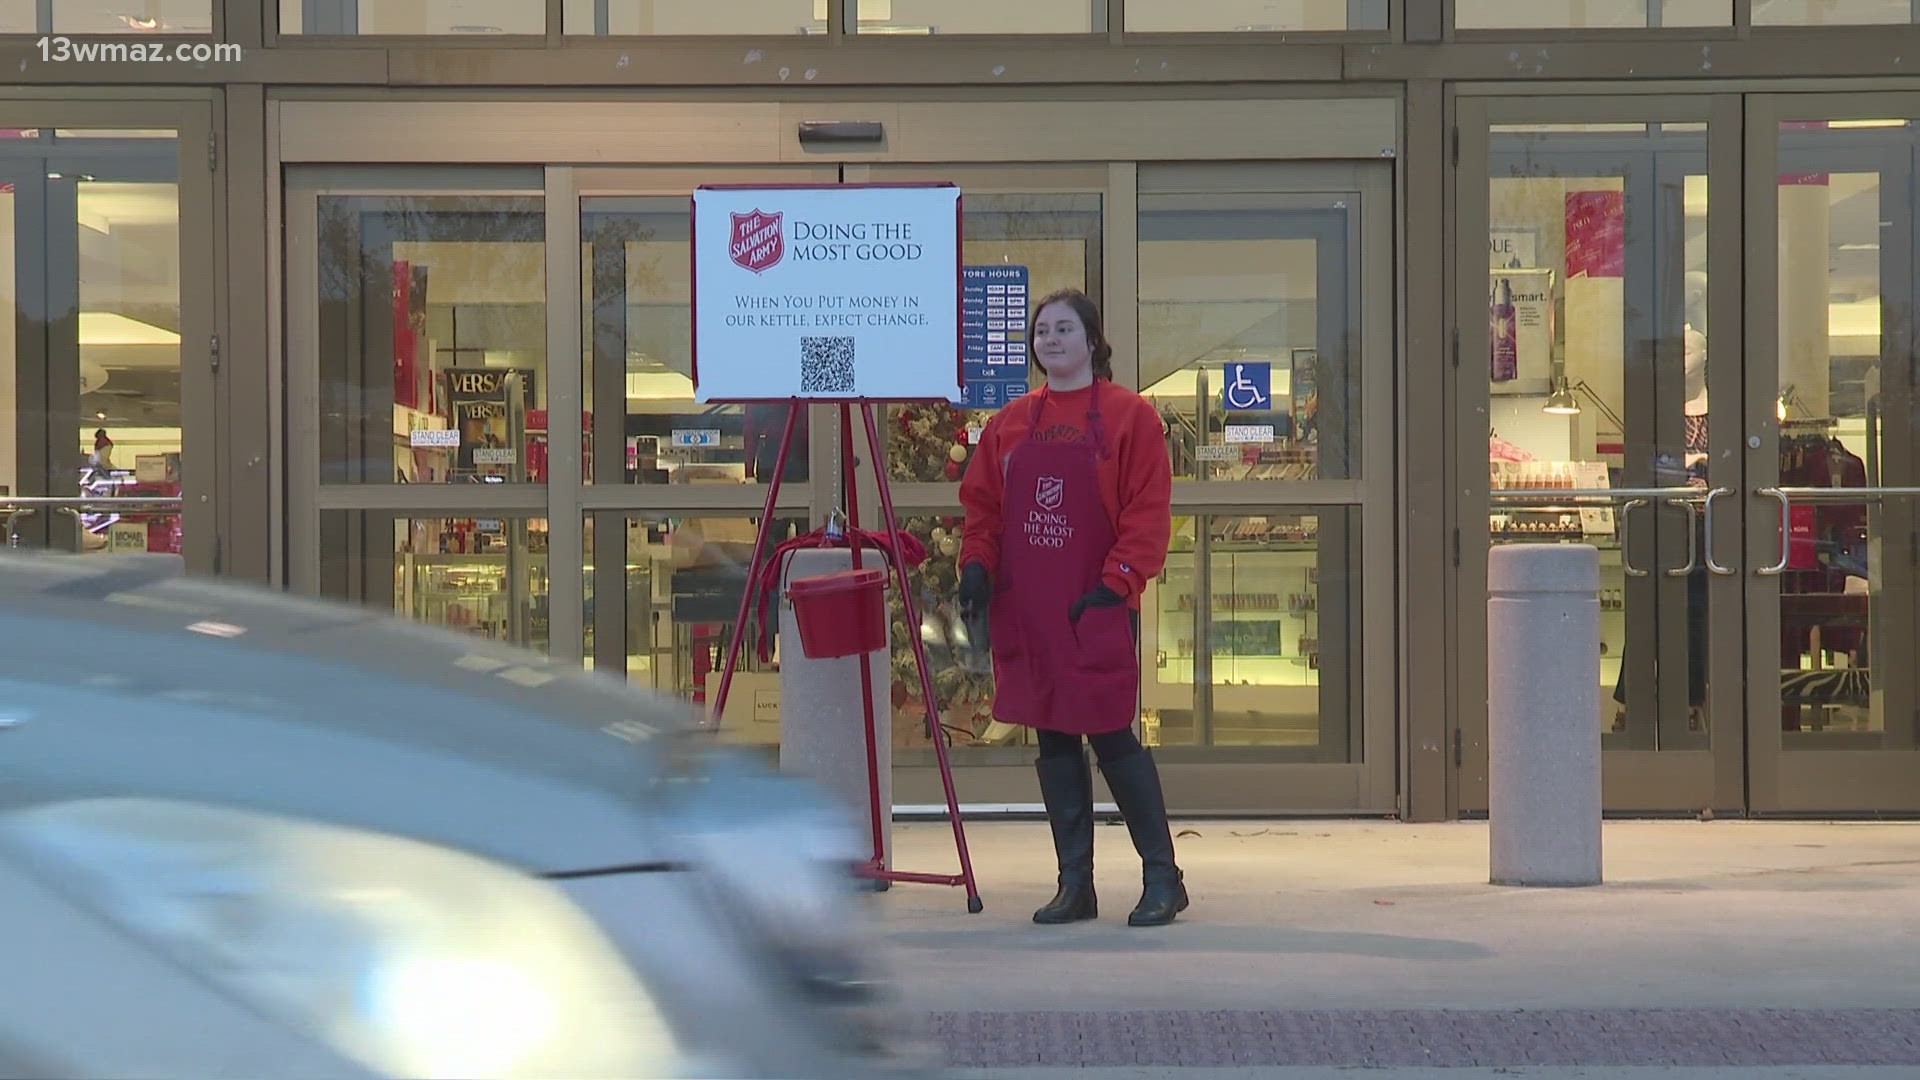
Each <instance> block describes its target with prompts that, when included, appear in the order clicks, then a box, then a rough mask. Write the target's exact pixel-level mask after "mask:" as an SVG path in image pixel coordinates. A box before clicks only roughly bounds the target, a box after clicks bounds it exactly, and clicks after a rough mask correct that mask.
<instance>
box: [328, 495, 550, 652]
mask: <svg viewBox="0 0 1920 1080" xmlns="http://www.w3.org/2000/svg"><path fill="white" fill-rule="evenodd" d="M547 566H548V563H547V523H546V521H545V519H541V518H531V519H529V518H476V517H466V516H454V517H444V518H442V517H405V516H397V515H394V514H385V513H379V512H375V511H366V510H342V511H329V512H326V513H323V514H321V516H320V587H321V594H322V595H323V596H327V597H330V598H333V599H339V600H346V601H352V602H355V603H360V604H367V605H370V606H373V607H377V608H381V609H384V610H389V611H392V612H394V613H395V614H397V615H400V616H402V617H404V618H408V619H412V620H414V621H416V622H422V623H427V624H429V625H432V626H442V627H446V628H448V629H451V630H458V631H463V632H466V633H471V634H474V635H475V636H478V637H483V638H486V639H488V640H491V641H501V642H507V643H510V644H514V645H519V646H522V647H525V648H529V649H533V650H536V651H539V652H543V653H544V652H546V651H547V648H548V644H549V635H548V626H547V597H548V594H549V587H548V578H547Z"/></svg>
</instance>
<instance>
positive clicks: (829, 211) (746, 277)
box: [693, 184, 960, 404]
mask: <svg viewBox="0 0 1920 1080" xmlns="http://www.w3.org/2000/svg"><path fill="white" fill-rule="evenodd" d="M959 227H960V189H959V188H957V187H955V186H953V185H950V184H948V185H884V184H882V185H855V184H844V185H823V186H818V187H811V186H800V187H790V188H751V187H705V188H700V189H698V190H696V191H695V192H694V193H693V285H694V292H693V364H694V397H695V399H696V400H697V401H699V402H701V403H703V404H704V403H708V402H739V401H778V400H786V399H792V398H806V399H810V400H827V401H847V400H855V399H868V400H876V401H934V400H938V401H956V402H957V401H959V400H960V236H959V232H960V228H959Z"/></svg>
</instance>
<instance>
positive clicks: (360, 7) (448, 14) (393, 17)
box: [202, 0, 547, 37]
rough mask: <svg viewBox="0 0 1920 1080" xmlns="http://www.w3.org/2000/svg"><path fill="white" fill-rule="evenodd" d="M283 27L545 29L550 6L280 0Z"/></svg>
mask: <svg viewBox="0 0 1920 1080" xmlns="http://www.w3.org/2000/svg"><path fill="white" fill-rule="evenodd" d="M202 2H203V3H204V2H205V0H202ZM280 32H281V33H282V34H328V35H333V34H366V35H369V36H371V35H386V36H430V37H445V36H454V35H467V34H476V35H487V34H544V33H546V32H547V5H546V2H545V0H280Z"/></svg>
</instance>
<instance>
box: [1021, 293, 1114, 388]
mask: <svg viewBox="0 0 1920 1080" xmlns="http://www.w3.org/2000/svg"><path fill="white" fill-rule="evenodd" d="M1050 304H1065V305H1067V306H1068V307H1070V308H1072V309H1073V312H1074V314H1076V315H1078V316H1080V325H1082V326H1084V327H1086V328H1087V346H1088V347H1089V348H1090V349H1092V350H1093V376H1094V378H1096V379H1112V378H1113V346H1112V345H1110V344H1108V343H1107V331H1106V328H1105V327H1104V326H1103V325H1102V324H1101V322H1100V305H1098V304H1096V303H1094V302H1093V297H1091V296H1088V295H1087V294H1086V293H1084V292H1081V291H1080V290H1079V289H1055V290H1054V291H1052V292H1050V293H1048V294H1047V295H1045V296H1043V297H1041V298H1040V302H1039V303H1037V304H1035V305H1033V317H1032V318H1030V319H1028V320H1027V359H1028V360H1029V361H1030V362H1032V364H1033V366H1034V367H1037V368H1039V369H1040V370H1041V372H1043V373H1044V372H1045V371H1046V370H1047V369H1046V367H1045V366H1044V365H1042V364H1041V363H1040V354H1039V353H1037V352H1035V351H1034V344H1033V335H1034V331H1036V330H1038V329H1039V327H1040V313H1041V312H1043V311H1045V310H1047V307H1048V305H1050Z"/></svg>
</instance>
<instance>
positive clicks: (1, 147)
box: [0, 127, 214, 567]
mask: <svg viewBox="0 0 1920 1080" xmlns="http://www.w3.org/2000/svg"><path fill="white" fill-rule="evenodd" d="M180 161H181V155H180V140H179V138H178V133H177V132H176V131H175V130H171V129H166V130H140V129H98V128H54V127H48V128H35V129H20V128H8V129H0V310H6V311H9V312H11V313H12V315H13V319H12V320H11V322H12V331H11V333H9V334H6V335H0V394H5V395H6V396H7V398H8V399H9V400H8V401H7V402H6V404H5V405H4V406H0V515H3V516H0V524H3V525H4V530H5V536H6V542H7V543H8V544H10V545H13V546H25V547H50V548H54V549H57V550H62V551H72V552H80V553H84V554H89V555H96V554H99V555H103V554H111V553H158V554H166V555H172V556H176V557H180V558H181V559H183V560H187V559H189V557H191V561H192V562H193V563H194V564H195V565H196V566H200V567H205V566H207V565H208V564H210V563H211V561H212V559H213V548H214V545H213V544H212V543H211V535H210V533H211V530H210V529H207V528H206V526H207V525H209V524H210V521H207V520H205V519H203V518H202V516H201V514H200V512H199V511H198V510H197V509H196V510H194V511H191V512H189V511H188V510H187V506H186V504H185V503H184V502H183V500H184V499H185V498H186V497H188V496H189V494H192V493H201V494H204V493H205V492H206V490H207V489H206V487H205V485H204V483H202V482H201V477H202V476H203V475H210V468H209V467H210V465H211V461H210V458H211V451H212V447H213V443H214V439H213V428H212V426H211V424H205V423H203V424H198V425H189V424H187V423H186V419H187V416H188V415H189V414H190V413H195V412H198V413H200V414H201V416H202V418H203V420H204V418H205V417H206V416H207V415H209V414H210V412H211V401H210V400H209V397H210V394H209V393H208V391H209V390H210V385H208V384H207V383H206V382H205V378H206V376H205V372H204V370H203V369H199V368H198V366H197V365H196V366H195V369H192V370H189V369H187V368H185V367H184V366H183V364H182V356H183V343H185V342H186V341H187V340H189V339H188V337H187V334H188V329H187V326H186V324H185V322H184V321H183V313H184V310H185V308H184V305H183V297H182V287H181V282H182V257H181V256H182V244H181V228H180V224H181V206H182V200H181V192H182V185H181V181H180ZM202 340H204V338H203V339H202ZM194 351H195V354H196V355H201V354H200V352H199V350H197V349H196V350H194ZM194 391H198V392H197V393H194ZM189 431H191V432H192V435H191V436H189V435H188V432H189ZM189 443H191V445H189ZM202 470H208V471H207V472H205V473H203V472H202Z"/></svg>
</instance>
